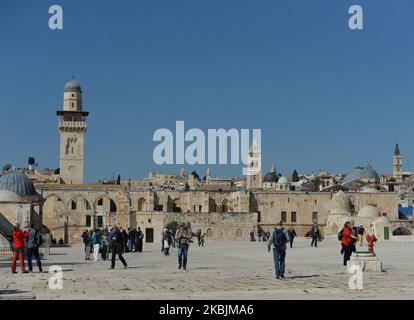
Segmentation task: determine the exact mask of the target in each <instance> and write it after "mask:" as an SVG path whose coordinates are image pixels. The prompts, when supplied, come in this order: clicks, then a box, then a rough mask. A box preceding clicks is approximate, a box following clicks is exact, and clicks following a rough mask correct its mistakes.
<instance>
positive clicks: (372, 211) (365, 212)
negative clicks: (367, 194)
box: [358, 204, 380, 219]
mask: <svg viewBox="0 0 414 320" xmlns="http://www.w3.org/2000/svg"><path fill="white" fill-rule="evenodd" d="M379 216H380V212H379V210H378V208H377V207H376V206H373V205H371V204H368V205H366V206H363V207H362V208H361V209H359V211H358V217H360V218H370V219H377V218H378V217H379Z"/></svg>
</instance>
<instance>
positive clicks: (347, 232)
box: [338, 221, 355, 266]
mask: <svg viewBox="0 0 414 320" xmlns="http://www.w3.org/2000/svg"><path fill="white" fill-rule="evenodd" d="M338 239H339V240H340V241H341V245H342V250H341V254H343V256H344V266H346V265H347V262H348V260H350V259H351V255H352V242H351V240H352V239H355V236H354V234H353V232H352V229H351V223H350V222H349V221H347V222H345V224H344V227H343V229H342V230H341V231H340V232H339V234H338Z"/></svg>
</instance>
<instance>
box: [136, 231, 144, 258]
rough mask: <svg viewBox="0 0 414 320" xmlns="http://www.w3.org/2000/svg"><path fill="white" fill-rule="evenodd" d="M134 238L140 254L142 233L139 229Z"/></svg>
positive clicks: (142, 240)
mask: <svg viewBox="0 0 414 320" xmlns="http://www.w3.org/2000/svg"><path fill="white" fill-rule="evenodd" d="M136 237H137V251H138V252H140V253H141V252H142V247H143V245H144V232H142V230H141V228H140V227H138V230H137V234H136Z"/></svg>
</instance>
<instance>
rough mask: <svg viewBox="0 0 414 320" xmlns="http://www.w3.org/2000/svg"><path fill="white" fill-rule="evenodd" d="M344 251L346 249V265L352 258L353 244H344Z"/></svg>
mask: <svg viewBox="0 0 414 320" xmlns="http://www.w3.org/2000/svg"><path fill="white" fill-rule="evenodd" d="M342 248H343V251H344V266H346V263H347V261H348V260H350V259H351V255H352V246H350V245H349V246H344V245H342Z"/></svg>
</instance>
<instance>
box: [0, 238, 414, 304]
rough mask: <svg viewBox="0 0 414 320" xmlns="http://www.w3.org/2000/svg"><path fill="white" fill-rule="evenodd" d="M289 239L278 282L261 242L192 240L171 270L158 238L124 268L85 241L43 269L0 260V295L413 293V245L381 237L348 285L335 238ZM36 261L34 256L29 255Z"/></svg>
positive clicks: (56, 254) (55, 252)
mask: <svg viewBox="0 0 414 320" xmlns="http://www.w3.org/2000/svg"><path fill="white" fill-rule="evenodd" d="M309 243H310V242H309V240H308V239H304V238H299V239H296V240H295V247H294V248H293V249H289V250H288V253H287V271H286V278H285V279H284V280H276V279H275V278H274V271H273V259H272V255H271V254H270V253H267V250H266V247H265V244H264V243H263V242H256V243H250V242H213V241H211V242H207V244H206V247H205V248H198V247H196V246H194V245H193V246H192V247H191V248H190V253H189V266H188V271H182V270H178V269H177V258H176V249H172V254H171V255H170V256H163V255H161V252H160V248H159V246H158V244H150V245H149V244H146V245H145V246H144V252H143V253H141V254H135V253H127V254H125V258H126V260H127V262H128V265H129V268H128V269H123V268H122V264H121V263H120V262H119V261H117V265H116V267H115V270H109V269H108V267H109V262H108V261H106V262H105V261H98V262H92V261H85V260H83V251H82V249H83V246H82V245H80V244H79V245H74V246H72V247H65V248H52V249H51V255H50V256H49V257H47V259H45V260H44V261H43V263H44V272H43V273H42V274H40V273H37V267H34V270H35V273H33V274H21V273H20V271H19V268H18V271H19V273H18V274H11V272H10V263H11V262H10V260H9V259H5V258H0V299H82V300H84V299H140V300H141V299H200V300H204V299H217V300H220V299H269V300H274V299H318V300H319V299H344V298H345V299H413V298H414V243H412V242H386V243H379V244H378V245H377V247H376V251H377V254H378V256H379V258H380V259H381V260H382V261H383V264H384V269H385V270H386V271H385V272H383V273H365V274H364V290H362V291H353V290H350V289H349V288H348V280H349V277H350V274H348V273H347V272H346V269H345V267H343V266H342V264H341V262H342V256H341V255H340V254H339V246H338V241H336V239H334V238H331V239H327V240H326V241H324V242H322V243H321V244H320V246H319V247H318V248H311V247H310V246H309ZM33 262H34V261H33ZM51 265H60V266H62V268H63V289H62V290H52V289H49V286H48V281H49V277H50V276H51V275H50V274H49V273H48V272H47V271H48V268H49V266H51Z"/></svg>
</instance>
